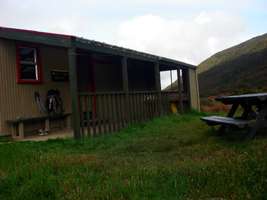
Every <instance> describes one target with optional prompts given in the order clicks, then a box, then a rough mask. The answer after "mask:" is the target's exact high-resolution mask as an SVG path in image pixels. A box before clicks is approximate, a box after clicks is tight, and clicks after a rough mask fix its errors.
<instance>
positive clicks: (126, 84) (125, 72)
mask: <svg viewBox="0 0 267 200" xmlns="http://www.w3.org/2000/svg"><path fill="white" fill-rule="evenodd" d="M121 65H122V82H123V83H122V84H123V91H124V92H125V93H129V82H128V58H127V57H126V56H124V57H122V59H121Z"/></svg>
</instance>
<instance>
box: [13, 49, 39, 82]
mask: <svg viewBox="0 0 267 200" xmlns="http://www.w3.org/2000/svg"><path fill="white" fill-rule="evenodd" d="M20 48H31V49H34V50H35V58H34V60H35V62H34V63H33V64H35V70H37V73H36V75H37V79H23V78H22V77H21V76H22V70H21V64H23V63H22V61H21V56H20ZM16 60H17V83H20V84H41V83H42V82H43V74H42V66H41V62H40V51H39V47H38V46H36V45H30V44H17V45H16ZM24 64H27V63H24Z"/></svg>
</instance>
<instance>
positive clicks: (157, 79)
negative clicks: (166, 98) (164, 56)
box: [154, 62, 163, 116]
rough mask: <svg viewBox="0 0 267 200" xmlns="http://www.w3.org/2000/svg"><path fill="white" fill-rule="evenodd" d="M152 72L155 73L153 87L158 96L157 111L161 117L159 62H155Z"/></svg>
mask: <svg viewBox="0 0 267 200" xmlns="http://www.w3.org/2000/svg"><path fill="white" fill-rule="evenodd" d="M154 72H155V86H156V91H157V96H158V109H159V115H160V116H161V115H162V114H163V107H162V97H161V84H160V71H159V62H155V64H154Z"/></svg>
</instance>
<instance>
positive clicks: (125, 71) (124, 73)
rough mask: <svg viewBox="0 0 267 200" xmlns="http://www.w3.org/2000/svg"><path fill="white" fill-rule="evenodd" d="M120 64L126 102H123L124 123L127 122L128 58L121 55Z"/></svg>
mask: <svg viewBox="0 0 267 200" xmlns="http://www.w3.org/2000/svg"><path fill="white" fill-rule="evenodd" d="M121 65H122V85H123V92H124V94H125V97H126V98H125V100H126V104H125V108H124V112H125V115H124V116H125V117H126V119H124V120H125V121H126V124H128V123H129V120H130V119H129V112H128V111H129V110H128V109H129V82H128V58H127V57H126V56H124V57H122V59H121Z"/></svg>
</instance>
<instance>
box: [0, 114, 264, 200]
mask: <svg viewBox="0 0 267 200" xmlns="http://www.w3.org/2000/svg"><path fill="white" fill-rule="evenodd" d="M199 117H200V114H198V113H189V114H186V115H184V116H170V117H163V118H159V119H155V120H153V121H151V122H149V123H146V124H139V125H135V126H132V127H130V128H127V129H125V130H123V131H121V132H120V133H119V134H113V135H105V136H99V137H96V138H93V139H92V138H87V139H84V140H82V141H74V140H71V139H68V140H51V141H47V142H16V143H9V142H8V143H5V142H2V143H1V144H0V199H4V200H9V199H23V200H28V199H29V200H30V199H32V200H36V199H38V200H42V199H70V200H75V199H116V200H117V199H137V200H139V199H209V198H224V199H266V198H267V159H266V157H267V138H265V137H264V136H260V137H258V138H256V139H255V140H253V141H246V140H241V139H240V138H241V137H240V135H239V134H235V135H232V134H231V135H228V136H224V137H218V136H216V133H215V132H214V131H212V130H211V129H210V128H209V127H207V126H206V125H205V124H204V123H202V122H201V121H200V120H199Z"/></svg>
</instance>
